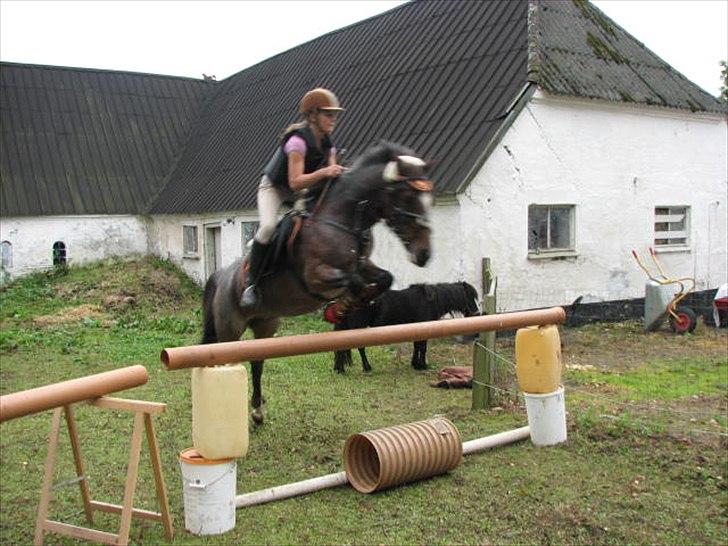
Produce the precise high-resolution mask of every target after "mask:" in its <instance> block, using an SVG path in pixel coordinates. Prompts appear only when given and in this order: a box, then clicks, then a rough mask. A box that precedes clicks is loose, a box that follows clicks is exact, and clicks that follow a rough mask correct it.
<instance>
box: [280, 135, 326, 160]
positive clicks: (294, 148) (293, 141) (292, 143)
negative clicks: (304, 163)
mask: <svg viewBox="0 0 728 546" xmlns="http://www.w3.org/2000/svg"><path fill="white" fill-rule="evenodd" d="M283 151H284V152H285V154H286V155H288V154H290V153H291V152H299V153H300V154H301V155H302V156H303V157H306V141H305V140H303V138H302V137H300V136H298V135H293V136H292V137H291V138H289V139H288V141H287V142H286V145H285V146H283ZM331 154H332V155H336V147H332V148H331Z"/></svg>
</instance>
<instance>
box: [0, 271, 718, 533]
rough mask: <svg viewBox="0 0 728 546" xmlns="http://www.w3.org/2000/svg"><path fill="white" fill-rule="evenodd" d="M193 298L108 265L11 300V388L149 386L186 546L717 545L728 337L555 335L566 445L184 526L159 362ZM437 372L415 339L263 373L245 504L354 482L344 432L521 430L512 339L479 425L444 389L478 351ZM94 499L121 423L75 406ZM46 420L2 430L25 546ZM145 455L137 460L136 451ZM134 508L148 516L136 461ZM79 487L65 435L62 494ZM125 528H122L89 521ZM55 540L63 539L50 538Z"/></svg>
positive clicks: (74, 515)
mask: <svg viewBox="0 0 728 546" xmlns="http://www.w3.org/2000/svg"><path fill="white" fill-rule="evenodd" d="M200 297H201V291H200V289H199V288H198V287H197V286H196V285H194V284H193V283H192V282H191V281H189V280H188V279H187V278H185V277H184V276H183V275H182V274H180V273H179V271H177V270H176V269H175V268H174V267H172V266H171V265H170V264H168V263H167V262H164V261H160V260H156V259H147V260H141V261H136V262H131V263H124V262H109V263H104V264H97V265H93V266H89V267H84V268H72V269H70V270H68V271H67V272H58V273H55V274H54V273H51V274H39V275H34V276H31V277H27V278H25V279H22V280H20V281H18V282H16V283H14V284H12V285H10V286H9V287H6V288H5V289H3V290H2V291H1V292H0V359H1V360H0V393H2V394H7V393H11V392H15V391H19V390H23V389H28V388H32V387H36V386H40V385H45V384H48V383H53V382H58V381H64V380H67V379H72V378H76V377H81V376H85V375H89V374H94V373H99V372H102V371H107V370H111V369H115V368H119V367H124V366H129V365H132V364H143V365H144V366H146V368H147V370H148V371H149V375H150V379H149V382H148V383H147V384H146V385H143V386H141V387H137V388H135V389H132V390H128V391H123V392H120V393H117V394H115V395H114V396H120V397H126V398H135V399H141V400H150V401H158V402H165V403H167V404H168V406H167V410H166V412H165V413H163V414H162V415H160V416H159V417H157V418H155V428H156V430H157V435H158V440H159V444H160V449H161V452H162V459H163V464H164V472H165V481H166V484H167V488H168V492H169V498H170V506H171V509H172V513H173V516H174V522H173V523H174V527H175V531H176V536H175V539H174V541H173V543H175V544H412V543H417V544H526V543H527V544H563V543H569V544H619V545H622V544H700V545H703V544H721V545H722V544H726V543H728V527H727V523H728V491H727V489H726V482H727V481H728V457H727V455H726V453H727V450H726V446H727V444H728V442H727V441H726V438H728V436H727V434H726V433H727V432H728V430H727V428H728V423H727V421H726V411H727V404H728V394H727V392H728V361H727V351H728V336H727V333H726V330H725V329H724V330H716V329H715V328H710V327H707V326H706V325H704V324H702V323H701V324H700V325H699V326H698V328H697V330H696V331H695V333H694V334H690V335H686V336H680V337H678V336H675V335H674V334H672V333H670V332H669V331H668V329H667V328H665V329H664V330H663V331H660V332H655V333H649V334H646V333H643V332H642V331H641V327H640V325H639V324H638V323H636V322H625V323H618V324H595V325H590V326H586V327H582V328H578V329H571V328H563V329H562V341H563V344H564V349H563V352H564V360H565V364H566V367H567V370H566V375H565V385H566V404H567V411H568V434H569V439H568V441H567V442H566V443H565V444H563V445H560V446H557V447H553V448H536V447H533V446H532V445H531V444H530V442H520V443H517V444H513V445H511V446H507V447H503V448H499V449H496V450H493V451H490V452H486V453H482V454H476V455H472V456H468V457H466V458H465V460H464V461H463V463H462V464H461V465H460V466H459V467H457V468H456V469H455V470H453V471H452V472H451V473H450V474H448V475H446V476H439V477H436V478H432V479H429V480H425V481H422V482H419V483H417V484H411V485H407V486H402V487H397V488H394V489H391V490H388V491H385V492H381V493H376V494H372V495H363V494H360V493H357V492H356V491H354V490H353V489H351V488H349V487H339V488H335V489H328V490H325V491H321V492H318V493H314V494H311V495H307V496H304V497H298V498H294V499H290V500H286V501H282V502H278V503H272V504H268V505H261V506H257V507H251V508H246V509H241V510H238V511H237V524H236V527H235V529H234V530H233V531H231V532H229V533H227V534H225V535H222V536H217V537H197V536H194V535H191V534H189V533H187V532H186V531H185V530H184V514H183V499H182V481H181V476H180V471H179V464H178V456H179V453H180V451H182V450H183V449H185V448H187V447H190V446H191V445H192V440H191V422H190V419H191V400H190V370H179V371H172V372H167V371H165V370H164V367H163V366H162V365H161V363H160V362H159V351H160V350H161V349H162V348H164V347H173V346H178V345H186V344H193V343H197V341H198V339H199V336H200V319H201V317H200ZM327 329H328V328H327V324H326V323H324V322H323V321H322V320H321V319H320V318H319V316H318V315H307V316H303V317H299V318H296V319H288V320H285V321H284V323H283V326H282V328H281V331H280V333H279V335H283V334H298V333H307V332H314V331H324V330H327ZM430 345H431V346H430V351H429V354H428V357H429V363H430V367H431V369H430V370H427V371H424V372H416V371H414V370H412V369H411V368H410V366H409V359H410V355H411V344H400V345H394V346H388V347H373V348H371V349H369V350H368V353H369V354H370V361H371V362H372V366H373V368H374V369H373V371H372V372H370V373H369V374H364V373H363V372H362V371H361V367H360V366H359V365H358V356H357V355H355V358H354V361H355V365H354V366H353V367H352V368H350V369H349V370H348V371H347V373H346V374H343V375H337V374H335V373H334V372H333V371H332V366H333V357H332V355H330V354H317V355H309V356H301V357H291V358H281V359H276V360H271V361H269V362H267V363H266V365H265V366H266V369H265V374H264V377H263V388H264V392H265V394H266V397H267V400H268V403H267V405H266V411H267V414H266V418H267V421H266V423H265V424H264V425H263V426H261V427H258V428H251V435H250V451H249V454H248V456H247V457H246V458H244V459H240V460H238V483H237V490H238V493H245V492H248V491H254V490H256V489H260V488H265V487H271V486H275V485H280V484H283V483H288V482H292V481H298V480H303V479H307V478H311V477H315V476H320V475H323V474H328V473H332V472H338V471H340V470H342V469H343V465H342V460H341V453H342V449H343V445H344V442H345V440H346V438H347V437H348V436H349V435H350V434H352V433H354V432H359V431H363V430H371V429H375V428H380V427H385V426H391V425H395V424H403V423H409V422H412V421H417V420H421V419H426V418H429V417H431V416H433V415H438V414H442V415H445V416H447V417H448V418H450V419H451V420H452V421H453V422H454V423H455V425H456V426H457V427H458V428H459V429H460V432H461V434H462V436H463V438H464V439H466V440H467V439H472V438H478V437H481V436H485V435H488V434H491V433H495V432H500V431H503V430H507V429H510V428H515V427H518V426H522V425H524V424H526V415H525V410H524V409H523V400H522V399H521V398H519V396H518V394H517V389H516V386H515V374H514V372H513V368H512V366H513V364H512V362H513V339H512V338H499V339H498V354H499V362H500V363H501V366H500V375H499V388H500V389H502V390H501V398H500V402H499V406H498V407H497V408H493V409H492V410H489V411H479V412H471V411H470V394H471V392H470V391H469V390H445V389H435V388H432V387H430V386H429V384H428V383H429V381H431V380H432V379H433V378H434V377H435V371H436V370H437V369H438V368H440V367H442V366H446V365H452V364H461V365H463V364H464V365H467V364H470V360H471V351H472V349H471V347H467V346H462V345H457V344H454V343H451V342H450V341H448V340H438V341H433V342H431V344H430ZM76 414H77V419H78V422H79V432H80V436H81V447H82V450H83V454H84V458H85V460H86V463H87V475H88V476H89V481H90V486H91V493H92V496H93V498H94V499H96V500H101V501H105V502H111V503H116V504H120V503H121V500H122V495H123V486H124V478H125V471H126V468H125V464H126V460H127V458H128V447H129V446H128V444H129V437H130V434H131V426H132V420H131V419H130V414H128V413H123V412H116V411H111V410H98V409H95V408H90V407H88V406H86V405H83V404H79V405H77V409H76ZM49 428H50V412H44V413H41V414H36V415H32V416H28V417H23V418H19V419H15V420H12V421H8V422H6V423H3V424H2V425H0V478H1V479H0V541H1V542H2V544H28V543H30V542H32V537H33V530H34V525H35V515H36V508H37V503H38V497H39V491H40V486H41V480H42V475H43V468H44V464H45V456H46V442H47V436H48V432H49ZM145 447H146V446H145ZM140 473H141V475H140V481H139V484H138V486H137V492H136V497H135V506H137V507H140V508H146V509H150V510H156V509H157V507H156V504H155V492H154V486H153V478H152V474H151V470H150V468H149V464H148V458H146V456H145V454H144V453H143V456H142V464H141V466H140ZM74 475H75V472H74V469H73V464H72V459H71V456H70V446H69V442H68V438H67V435H65V431H64V432H63V434H62V442H61V447H60V451H59V465H58V471H57V473H56V477H55V481H56V482H59V483H60V482H64V481H67V480H68V479H69V478H71V477H73V476H74ZM53 493H54V499H53V502H52V503H51V513H50V517H51V518H53V519H57V520H60V521H64V522H68V523H74V524H77V525H86V523H85V520H84V516H83V510H82V505H81V502H80V495H79V490H78V487H77V486H75V485H68V486H65V487H58V488H57V489H55V490H54V492H53ZM95 526H96V527H97V528H101V529H104V530H107V531H111V532H115V531H116V528H117V527H118V517H116V516H112V515H103V514H102V515H100V516H99V517H98V521H97V522H96V525H95ZM131 541H132V543H135V544H159V543H164V542H166V541H165V539H164V534H163V531H162V528H161V525H160V524H158V523H155V522H147V521H138V520H135V521H134V522H133V523H132V530H131ZM46 543H47V544H72V543H75V541H73V540H70V539H64V538H61V537H59V536H58V535H52V534H51V535H46Z"/></svg>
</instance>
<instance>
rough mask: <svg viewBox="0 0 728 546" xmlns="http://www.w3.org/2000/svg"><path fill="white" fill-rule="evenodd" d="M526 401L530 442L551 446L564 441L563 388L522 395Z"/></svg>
mask: <svg viewBox="0 0 728 546" xmlns="http://www.w3.org/2000/svg"><path fill="white" fill-rule="evenodd" d="M523 397H524V398H525V399H526V413H528V426H529V427H531V442H533V445H536V446H551V445H554V444H560V443H562V442H565V441H566V403H565V401H564V387H561V388H559V389H558V390H556V391H554V392H549V393H546V394H532V393H528V392H524V393H523Z"/></svg>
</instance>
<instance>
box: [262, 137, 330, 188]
mask: <svg viewBox="0 0 728 546" xmlns="http://www.w3.org/2000/svg"><path fill="white" fill-rule="evenodd" d="M294 135H298V136H300V137H301V138H302V139H303V140H304V141H305V142H306V157H305V158H304V166H303V173H304V174H309V173H312V172H314V171H317V170H319V169H320V168H321V167H325V166H326V165H328V162H329V155H330V153H331V148H333V146H334V145H333V143H332V142H331V139H330V138H329V136H328V135H324V136H323V137H322V138H321V148H319V147H318V144H316V138H315V137H314V136H313V131H311V128H310V127H308V126H306V127H302V128H300V129H294V130H293V131H291V132H290V133H286V135H285V136H284V137H283V139H282V140H281V144H280V146H278V148H276V151H275V153H274V154H273V157H271V159H270V161H268V164H267V165H266V166H265V168H264V169H263V174H265V175H266V176H268V178H270V180H271V182H273V185H274V186H275V187H276V188H278V189H279V190H280V191H282V192H284V194H285V195H286V197H289V196H292V195H293V192H292V190H291V188H290V186H289V185H288V155H287V154H286V153H285V152H284V151H283V147H284V146H285V145H286V142H288V140H289V139H290V138H291V137H292V136H294Z"/></svg>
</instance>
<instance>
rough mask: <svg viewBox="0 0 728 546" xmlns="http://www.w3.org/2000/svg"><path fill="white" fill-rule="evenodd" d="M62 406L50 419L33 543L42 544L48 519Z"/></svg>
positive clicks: (54, 411)
mask: <svg viewBox="0 0 728 546" xmlns="http://www.w3.org/2000/svg"><path fill="white" fill-rule="evenodd" d="M62 411H63V409H62V408H56V409H55V410H53V419H52V420H51V433H50V436H49V437H48V455H46V465H45V474H44V475H43V486H42V487H41V490H40V501H39V502H38V515H37V516H36V521H35V536H34V538H33V544H34V545H35V546H41V544H43V529H44V528H45V524H46V520H47V519H48V504H49V503H50V500H51V487H53V472H54V470H55V466H56V452H57V451H58V435H59V433H60V430H61V412H62Z"/></svg>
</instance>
